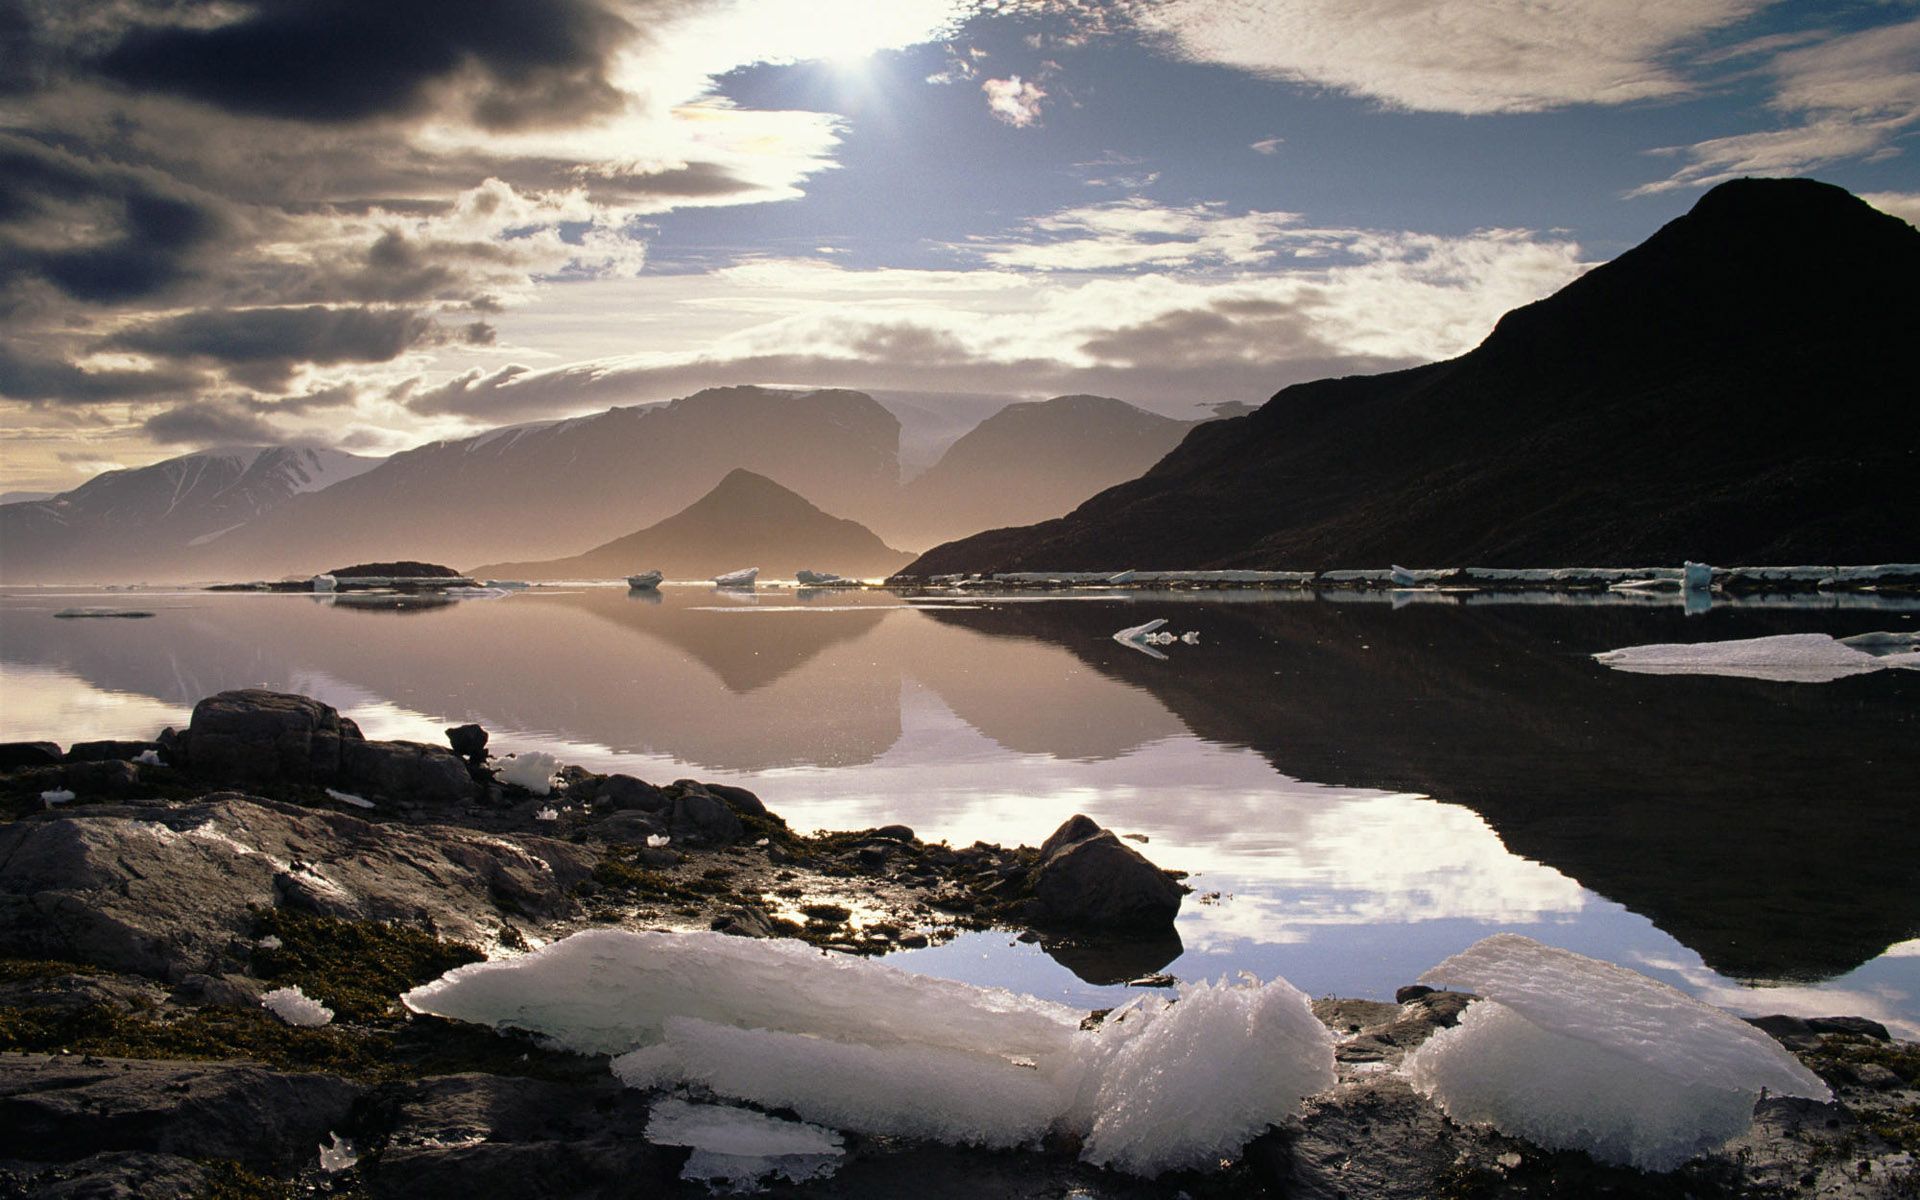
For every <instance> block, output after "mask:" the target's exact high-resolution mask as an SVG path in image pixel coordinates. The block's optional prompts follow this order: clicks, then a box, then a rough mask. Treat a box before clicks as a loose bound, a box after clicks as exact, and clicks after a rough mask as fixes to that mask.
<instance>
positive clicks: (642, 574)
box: [627, 571, 666, 592]
mask: <svg viewBox="0 0 1920 1200" xmlns="http://www.w3.org/2000/svg"><path fill="white" fill-rule="evenodd" d="M665 578H666V576H665V575H662V574H661V573H660V572H658V571H639V572H636V573H634V574H632V575H629V576H627V586H628V587H630V588H634V589H635V590H637V591H642V592H647V591H652V590H653V589H654V588H657V587H659V586H660V581H661V580H662V579H665Z"/></svg>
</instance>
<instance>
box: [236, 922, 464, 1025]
mask: <svg viewBox="0 0 1920 1200" xmlns="http://www.w3.org/2000/svg"><path fill="white" fill-rule="evenodd" d="M254 936H255V937H256V938H262V939H265V938H275V939H278V941H279V945H277V946H274V947H273V948H271V949H269V948H267V947H260V948H258V949H256V950H255V951H254V952H253V971H254V974H256V975H258V976H259V977H260V978H262V979H265V980H268V981H270V982H273V983H277V984H279V985H281V986H282V987H297V988H299V989H300V990H301V991H302V992H305V993H306V994H307V995H309V996H312V997H313V998H314V999H315V1000H318V1001H320V1002H321V1003H322V1004H324V1005H326V1006H327V1007H328V1008H331V1009H332V1010H333V1013H334V1017H335V1019H336V1020H340V1021H352V1022H371V1023H391V1022H393V1021H398V1020H403V1019H405V1017H406V1013H405V1011H404V1010H403V1009H402V1007H401V1005H400V1000H399V997H400V993H402V992H404V991H407V990H408V989H410V988H413V987H416V986H418V985H420V984H423V983H426V982H428V981H430V980H434V979H438V978H439V977H440V976H442V975H444V974H446V973H447V972H448V971H451V970H453V968H455V967H460V966H465V965H466V964H468V963H472V962H479V961H480V960H482V959H484V958H485V957H486V955H484V954H482V953H481V952H480V951H479V950H477V949H476V948H474V947H472V946H469V945H467V944H465V943H463V942H449V941H445V940H443V939H441V938H437V937H435V936H433V935H432V934H430V933H428V932H426V931H425V930H422V929H416V928H412V927H409V926H406V925H401V924H398V923H395V922H389V921H346V920H341V919H339V918H337V917H321V916H315V915H313V914H310V913H300V912H292V911H289V910H287V909H284V908H267V909H257V910H255V913H254Z"/></svg>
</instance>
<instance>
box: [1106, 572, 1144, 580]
mask: <svg viewBox="0 0 1920 1200" xmlns="http://www.w3.org/2000/svg"><path fill="white" fill-rule="evenodd" d="M1139 576H1140V572H1138V571H1134V570H1126V571H1115V572H1114V573H1113V574H1111V575H1109V576H1107V578H1106V580H1105V581H1104V582H1107V583H1132V582H1133V581H1134V580H1135V579H1137V578H1139Z"/></svg>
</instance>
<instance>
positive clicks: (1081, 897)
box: [1033, 815, 1185, 929]
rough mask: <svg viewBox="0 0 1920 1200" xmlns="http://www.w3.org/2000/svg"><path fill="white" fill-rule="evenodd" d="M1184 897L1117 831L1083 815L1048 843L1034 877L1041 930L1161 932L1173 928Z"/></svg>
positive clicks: (1044, 846) (1064, 826)
mask: <svg viewBox="0 0 1920 1200" xmlns="http://www.w3.org/2000/svg"><path fill="white" fill-rule="evenodd" d="M1184 894H1185V889H1184V888H1182V887H1181V886H1180V885H1179V884H1177V883H1175V882H1174V881H1173V880H1172V879H1169V878H1168V877H1167V874H1166V872H1164V871H1162V870H1161V869H1160V868H1159V867H1156V866H1154V865H1153V864H1152V863H1151V862H1148V861H1147V859H1146V858H1145V857H1144V856H1143V855H1142V854H1141V853H1140V852H1139V851H1138V850H1135V849H1134V848H1133V847H1131V846H1129V845H1127V844H1126V843H1125V842H1122V841H1121V840H1120V839H1119V838H1118V837H1115V836H1114V834H1113V831H1112V830H1109V829H1102V828H1100V827H1099V826H1098V825H1097V824H1095V823H1094V822H1093V821H1092V820H1091V819H1090V818H1088V817H1085V816H1079V815H1076V816H1074V817H1072V818H1070V819H1068V821H1067V822H1066V823H1065V824H1064V825H1062V826H1061V827H1060V828H1059V829H1057V830H1055V831H1054V833H1053V836H1051V837H1049V838H1048V839H1047V840H1046V843H1045V844H1044V845H1043V846H1042V847H1041V850H1040V861H1039V865H1038V867H1037V868H1036V869H1035V871H1034V875H1033V895H1034V899H1035V900H1037V901H1038V903H1039V910H1038V914H1037V916H1038V918H1039V923H1041V924H1052V925H1074V926H1083V927H1092V928H1109V929H1156V928H1160V927H1163V926H1166V925H1168V924H1171V923H1172V921H1173V918H1174V916H1175V915H1176V914H1177V913H1179V911H1180V897H1181V896H1182V895H1184Z"/></svg>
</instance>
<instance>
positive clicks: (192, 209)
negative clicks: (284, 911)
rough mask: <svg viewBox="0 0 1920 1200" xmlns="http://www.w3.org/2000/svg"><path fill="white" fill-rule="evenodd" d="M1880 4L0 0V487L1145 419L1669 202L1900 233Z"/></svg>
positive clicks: (1461, 341)
mask: <svg viewBox="0 0 1920 1200" xmlns="http://www.w3.org/2000/svg"><path fill="white" fill-rule="evenodd" d="M1917 149H1920V0H1478V2H1465V0H1107V2H1101V0H871V2H856V0H438V2H434V0H218V2H203V0H89V2H88V3H84V4H80V3H73V2H71V0H0V490H7V491H12V490H38V491H57V490H62V489H65V488H69V487H72V486H75V485H77V484H79V483H81V482H82V481H84V480H85V479H87V478H89V477H91V476H92V475H94V474H97V473H98V472H100V471H102V470H108V469H112V468H115V467H120V466H138V465H144V464H146V463H150V462H155V461H158V460H160V459H163V458H167V457H171V456H173V455H176V454H181V453H186V452H188V451H191V450H194V449H197V448H202V447H208V446H229V445H265V444H272V443H297V444H303V445H327V446H334V447H339V448H342V449H347V450H351V451H354V452H356V453H362V454H387V453H391V452H393V451H396V450H400V449H404V448H407V447H410V446H414V445H419V444H421V443H423V442H428V441H433V440H437V439H442V438H453V437H461V436H466V435H468V434H472V433H475V432H479V431H482V430H485V429H489V428H493V427H497V426H500V425H503V424H510V423H517V422H524V421H536V420H544V419H550V418H555V417H564V416H569V415H575V414H579V413H584V412H592V411H598V410H601V409H604V408H607V407H609V406H612V405H616V404H632V403H641V402H648V401H655V400H662V399H668V398H672V397H675V396H683V395H687V394H689V393H691V392H694V391H696V390H698V389H700V388H702V387H707V386H717V385H728V384H736V383H762V384H770V385H782V386H796V387H824V386H834V387H852V388H857V389H861V390H868V391H885V392H894V393H898V392H917V393H924V394H925V396H924V399H923V403H924V405H925V406H931V407H934V408H936V409H937V408H938V407H939V406H940V405H941V404H943V403H952V404H956V405H957V404H960V403H961V402H962V399H963V398H966V399H967V400H968V402H970V403H974V404H977V403H978V400H979V397H982V396H993V397H1006V398H1007V399H1010V400H1011V399H1040V398H1044V397H1047V396H1053V395H1060V394H1066V393H1073V392H1094V393H1098V394H1102V395H1110V396H1117V397H1119V398H1121V399H1123V400H1127V401H1129V402H1131V403H1134V404H1138V405H1140V406H1142V407H1145V408H1151V409H1154V410H1156V411H1160V412H1164V413H1168V414H1170V415H1176V416H1182V417H1198V416H1201V415H1205V413H1206V411H1207V410H1208V408H1209V406H1211V405H1214V404H1218V403H1222V402H1227V401H1240V402H1243V403H1250V404H1258V403H1260V402H1261V401H1263V400H1265V399H1266V398H1267V397H1268V396H1270V395H1271V394H1272V393H1274V392H1275V391H1277V390H1279V389H1280V388H1281V387H1284V386H1286V385H1288V384H1291V383H1296V382H1301V381H1303V380H1308V379H1315V378H1321V377H1324V376H1328V375H1345V374H1355V373H1366V372H1374V371H1381V370H1388V369H1393V368H1397V367H1401V366H1407V365H1411V364H1414V363H1418V362H1426V361H1432V360H1435V359H1440V358H1447V357H1451V356H1453V355H1456V354H1459V353H1462V352H1464V351H1466V350H1468V349H1471V348H1472V347H1473V346H1474V345H1475V344H1477V343H1478V342H1479V341H1480V339H1481V338H1483V337H1484V336H1485V335H1486V334H1487V333H1488V332H1489V331H1490V330H1491V329H1492V327H1493V324H1494V322H1495V321H1496V320H1497V319H1498V317H1499V316H1500V314H1501V313H1503V312H1505V311H1507V310H1508V309H1511V308H1513V307H1515V306H1517V305H1520V304H1524V303H1527V302H1529V301H1531V300H1534V299H1537V298H1539V297H1541V296H1544V295H1547V294H1549V293H1551V292H1553V291H1554V290H1556V289H1557V288H1559V287H1560V286H1562V285H1564V284H1565V283H1567V282H1568V281H1569V280H1571V279H1573V278H1575V277H1576V276H1578V275H1579V274H1580V273H1581V272H1582V271H1584V270H1586V269H1589V268H1590V267H1592V266H1593V265H1595V264H1597V263H1601V262H1605V261H1607V260H1608V259H1610V258H1612V257H1613V256H1615V255H1617V254H1619V253H1620V252H1621V251H1623V250H1625V249H1627V248H1629V247H1631V246H1632V245H1634V244H1636V243H1638V242H1639V241H1642V240H1644V239H1645V238H1646V237H1647V236H1648V235H1650V234H1651V233H1652V232H1653V231H1654V230H1655V229H1657V228H1658V227H1659V226H1660V225H1661V224H1663V223H1665V222H1666V221H1669V220H1671V219H1673V218H1674V217H1676V216H1679V215H1680V214H1682V213H1684V212H1685V211H1686V210H1687V209H1688V208H1689V207H1690V206H1691V205H1692V204H1693V203H1694V201H1695V200H1697V199H1698V197H1699V196H1700V194H1701V193H1702V191H1703V190H1705V189H1706V188H1708V187H1710V186H1712V185H1713V184H1715V183H1718V182H1720V181H1723V180H1726V179H1729V178H1736V177H1739V176H1743V175H1770V176H1782V175H1809V176H1813V177H1816V178H1820V179H1825V180H1828V181H1830V182H1833V183H1837V184H1840V185H1842V186H1844V187H1847V188H1849V189H1850V190H1852V191H1854V192H1855V193H1857V194H1860V195H1862V196H1865V197H1866V198H1868V200H1869V201H1870V202H1871V203H1873V204H1875V205H1877V206H1878V207H1880V208H1882V209H1884V210H1886V211H1888V212H1891V213H1894V214H1895V215H1898V216H1901V217H1904V218H1905V219H1907V220H1909V221H1920V167H1916V164H1915V151H1916V150H1917Z"/></svg>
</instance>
